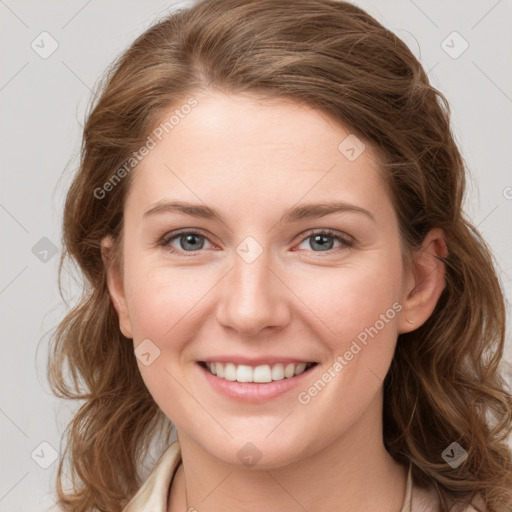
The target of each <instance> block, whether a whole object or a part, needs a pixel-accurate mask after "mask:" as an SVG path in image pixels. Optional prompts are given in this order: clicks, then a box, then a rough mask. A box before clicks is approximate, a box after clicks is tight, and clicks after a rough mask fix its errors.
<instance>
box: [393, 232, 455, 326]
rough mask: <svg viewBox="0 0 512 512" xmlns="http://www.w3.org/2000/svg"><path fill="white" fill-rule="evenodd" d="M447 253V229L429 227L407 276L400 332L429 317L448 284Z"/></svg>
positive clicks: (423, 321) (414, 255)
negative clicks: (443, 259)
mask: <svg viewBox="0 0 512 512" xmlns="http://www.w3.org/2000/svg"><path fill="white" fill-rule="evenodd" d="M447 256H448V249H447V247H446V240H445V235H444V231H443V230H442V229H440V228H435V229H432V230H431V231H429V233H428V234H427V236H426V237H425V239H424V240H423V243H422V244H421V248H420V249H419V250H417V251H415V253H414V254H413V268H412V269H411V270H410V271H409V273H408V276H407V278H406V281H405V282H406V288H405V290H404V294H405V297H404V298H403V301H402V306H403V309H402V311H401V315H400V319H399V321H398V333H399V334H402V333H406V332H410V331H413V330H414V329H417V328H418V327H420V325H422V324H423V323H425V322H426V321H427V319H428V318H429V317H430V315H431V314H432V312H433V311H434V308H435V307H436V304H437V301H438V300H439V297H440V296H441V293H442V291H443V289H444V287H445V284H446V282H445V271H446V269H445V264H444V262H443V261H442V260H441V259H440V258H446V257H447Z"/></svg>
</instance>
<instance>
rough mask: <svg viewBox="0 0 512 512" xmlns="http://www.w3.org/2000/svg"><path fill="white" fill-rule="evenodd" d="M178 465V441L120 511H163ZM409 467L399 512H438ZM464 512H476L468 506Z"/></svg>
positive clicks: (433, 497)
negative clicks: (417, 483) (413, 477)
mask: <svg viewBox="0 0 512 512" xmlns="http://www.w3.org/2000/svg"><path fill="white" fill-rule="evenodd" d="M180 462H181V451H180V445H179V442H178V441H175V442H174V443H172V444H170V445H169V447H168V448H167V449H166V450H165V452H164V453H163V454H162V456H161V457H160V458H159V459H158V461H157V462H156V464H155V466H154V467H153V469H152V470H151V472H150V473H149V475H148V477H147V479H146V481H145V482H144V483H143V484H142V486H141V488H140V489H139V490H138V491H137V493H136V494H135V496H134V497H133V498H132V499H131V501H130V502H129V503H128V504H127V505H126V507H125V508H124V509H123V512H167V506H168V502H167V499H168V493H169V489H170V487H171V482H172V479H173V477H174V474H175V472H176V470H177V469H178V466H179V465H180ZM411 469H412V466H411V465H409V471H408V475H407V485H406V491H405V501H404V504H403V506H402V508H401V510H400V512H438V498H437V495H435V494H434V492H433V491H430V492H429V491H425V490H423V489H421V488H419V487H416V486H415V485H414V484H413V482H412V473H411ZM465 512H476V511H475V509H474V508H473V507H469V508H467V509H466V510H465Z"/></svg>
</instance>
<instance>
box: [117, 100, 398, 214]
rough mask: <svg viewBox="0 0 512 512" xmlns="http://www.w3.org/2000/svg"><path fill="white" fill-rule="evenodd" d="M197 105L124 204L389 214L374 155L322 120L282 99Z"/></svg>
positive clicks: (159, 145) (148, 162)
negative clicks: (302, 207) (313, 206)
mask: <svg viewBox="0 0 512 512" xmlns="http://www.w3.org/2000/svg"><path fill="white" fill-rule="evenodd" d="M195 99H196V101H197V104H196V106H195V107H194V108H193V109H187V112H188V113H187V114H182V115H181V116H180V117H179V122H178V123H176V124H174V125H173V126H172V129H168V133H165V134H164V135H163V137H162V138H161V140H156V139H155V142H156V144H155V147H154V148H153V149H151V151H150V152H149V154H148V155H147V156H145V157H144V158H143V160H142V161H141V162H140V163H139V165H138V166H137V167H136V169H135V171H134V176H133V178H134V180H133V183H132V185H131V190H130V193H129V197H128V200H127V205H132V206H134V207H137V206H138V207H140V208H142V207H144V205H149V204H150V203H154V202H156V201H159V200H162V199H165V198H168V197H172V198H178V197H179V198H182V199H187V200H191V201H195V202H197V201H198V200H201V201H203V202H205V203H207V204H210V205H214V204H222V203H225V202H226V201H227V200H229V201H230V205H233V207H235V205H238V206H240V208H239V213H240V211H241V210H242V209H245V210H246V209H248V208H252V207H256V206H259V207H260V208H261V207H262V206H266V207H267V208H269V207H270V206H271V205H279V204H285V205H287V206H289V205H290V204H292V203H297V202H299V201H300V200H301V198H303V199H304V201H307V202H310V201H314V200H318V199H322V200H326V199H327V200H340V199H342V200H345V201H353V202H359V203H360V202H361V201H363V202H364V203H366V205H370V204H371V203H372V202H373V203H374V205H373V206H374V210H375V207H376V208H377V209H378V208H379V207H383V206H388V207H389V200H388V198H387V193H386V187H385V183H384V180H383V179H382V176H381V171H380V170H379V166H378V162H377V159H376V157H375V154H374V153H373V151H372V148H371V147H369V146H368V145H366V146H365V145H364V144H363V143H362V141H360V140H359V139H358V138H357V137H356V136H355V134H353V133H351V131H350V128H348V127H346V126H344V125H342V124H340V123H337V122H335V121H334V120H333V119H331V118H330V117H329V116H327V115H326V114H325V113H323V112H321V111H319V110H316V109H314V108H312V107H310V106H308V105H305V104H303V103H298V102H295V101H292V100H290V99H285V98H279V99H276V98H273V99H270V100H269V99H262V98H261V97H258V96H255V95H226V94H222V93H218V92H208V93H203V94H201V95H197V96H195ZM176 109H178V110H179V105H177V106H173V107H172V108H171V109H169V110H168V111H167V112H166V113H165V115H164V116H162V123H165V121H166V120H168V119H169V118H170V117H171V115H172V114H173V112H175V111H176ZM175 118H176V119H177V117H176V116H175ZM161 126H163V124H162V125H161ZM386 202H387V203H388V204H387V205H385V204H384V203H386ZM380 203H382V204H380Z"/></svg>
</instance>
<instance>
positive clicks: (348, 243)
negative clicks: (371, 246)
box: [158, 229, 355, 257]
mask: <svg viewBox="0 0 512 512" xmlns="http://www.w3.org/2000/svg"><path fill="white" fill-rule="evenodd" d="M183 235H199V236H200V237H203V238H205V239H206V240H208V237H206V236H205V235H203V234H202V233H201V232H200V231H187V230H183V231H173V232H171V233H167V234H165V235H164V236H163V237H162V238H161V239H160V241H159V242H158V245H159V246H161V247H163V248H165V249H167V250H168V251H169V252H171V253H173V254H178V255H184V256H186V257H189V256H194V255H195V254H196V253H201V252H202V251H201V250H198V251H182V250H180V249H176V248H175V247H171V246H170V245H169V244H170V242H172V241H173V240H175V239H177V238H178V237H180V236H183ZM316 235H324V236H327V237H330V238H334V239H335V240H337V241H339V242H341V243H342V244H343V246H342V247H337V248H335V249H328V250H326V251H312V252H314V253H318V254H321V253H327V254H333V253H336V252H339V251H343V250H346V249H348V248H350V247H352V246H353V245H354V243H355V242H354V240H352V239H350V238H348V237H346V238H345V237H342V236H340V235H339V234H338V233H337V232H336V231H333V230H331V229H320V230H314V231H310V232H308V233H307V235H306V236H304V238H302V240H301V241H300V243H299V245H300V244H302V242H304V241H305V240H307V239H308V238H312V237H313V236H316ZM208 241H209V240H208ZM210 243H212V242H210Z"/></svg>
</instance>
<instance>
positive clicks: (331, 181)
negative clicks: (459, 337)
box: [102, 90, 446, 512]
mask: <svg viewBox="0 0 512 512" xmlns="http://www.w3.org/2000/svg"><path fill="white" fill-rule="evenodd" d="M195 97H196V98H197V100H198V106H197V107H195V108H194V109H193V110H192V111H191V113H190V114H188V115H187V116H186V118H184V119H183V120H181V122H180V123H179V124H178V125H177V126H176V127H175V128H174V129H173V130H172V132H170V133H169V135H167V136H166V137H165V138H164V139H163V140H162V141H161V142H159V143H158V145H157V147H156V148H154V149H152V150H151V152H150V153H149V155H148V156H146V157H145V159H144V160H143V161H142V162H141V164H140V165H139V166H138V167H137V169H136V170H135V171H133V172H134V173H135V175H134V181H133V183H132V186H131V188H130V191H129V194H128V196H127V200H126V203H125V210H124V232H123V239H122V244H121V250H122V261H123V264H122V267H120V266H118V265H117V264H116V263H115V259H114V258H113V253H112V246H111V240H110V239H109V238H106V239H105V240H104V241H103V244H102V245H103V247H102V253H103V258H104V262H105V266H106V269H107V276H108V284H109V290H110V294H111V297H112V301H113V303H114V305H115V307H116V310H117V312H118V315H119V323H120V329H121V331H122V332H123V334H124V335H125V336H127V337H128V338H133V343H134V347H137V346H138V345H139V344H140V343H141V342H142V341H143V340H145V339H149V340H151V342H152V343H154V345H156V346H157V347H158V348H159V350H160V355H159V357H157V358H156V359H155V360H154V361H153V362H152V363H151V364H150V365H149V366H145V365H144V364H142V363H141V362H140V361H139V360H137V362H138V365H139V369H140V372H141V375H142V378H143V379H144V382H145V384H146V385H147V387H148V389H149V391H150V392H151V394H152V396H153V397H154V399H155V401H156V402H157V403H158V405H159V407H160V408H161V409H162V411H163V412H164V413H165V414H166V415H167V416H168V417H169V418H170V419H171V421H172V422H173V423H174V424H175V425H176V428H177V432H178V439H179V441H180V444H181V450H182V457H183V464H182V465H181V466H180V467H179V469H178V471H177V473H176V476H175V479H174V481H173V484H172V486H171V489H170V493H169V502H168V511H169V512H174V511H178V510H179V511H185V510H187V509H188V508H189V507H194V508H195V509H197V510H198V511H200V512H202V511H208V512H217V511H226V510H242V509H243V510H244V511H248V512H249V511H253V510H254V511H261V510H266V511H269V512H273V511H280V512H282V511H283V510H303V509H306V510H308V511H309V512H315V511H323V510H338V509H339V505H340V503H342V504H343V510H347V511H351V512H362V511H364V512H377V511H378V512H386V511H389V512H395V511H398V510H400V508H401V507H402V504H403V501H404V496H405V485H406V477H407V473H406V468H405V467H403V466H402V465H400V464H398V463H397V462H395V461H394V460H393V459H392V457H391V456H390V455H389V454H388V453H387V451H386V450H385V448H384V445H383V439H382V402H383V392H382V385H383V379H384V377H385V375H386V373H387V371H388V368H389V366H390V364H391V360H392V357H393V352H394V349H395V345H396V340H397V335H398V334H399V333H404V332H408V331H411V330H413V329H416V328H417V327H418V326H420V325H421V324H422V323H424V322H425V321H426V320H427V318H428V317H429V316H430V314H431V313H432V311H433V309H434V307H435V304H436V302H437V300H438V298H439V296H440V294H441V292H442V290H443V287H444V272H445V269H444V265H443V264H442V262H441V261H439V260H437V258H436V257H438V256H446V245H445V242H444V234H443V232H442V231H441V230H439V229H434V230H432V231H431V232H430V233H429V234H428V235H427V236H426V238H425V240H424V243H423V246H422V250H421V251H419V252H417V253H415V254H414V266H413V267H412V268H410V269H409V270H408V269H406V268H405V267H404V266H403V262H402V256H401V253H400V246H399V231H398V222H397V217H396V214H395V211H394V209H393V206H392V203H391V200H390V198H389V196H388V193H387V191H386V187H385V185H384V182H383V180H382V177H381V176H380V174H379V172H377V170H376V169H377V167H378V164H377V161H376V159H375V155H374V154H373V153H372V151H371V148H370V147H368V145H367V146H366V150H365V151H364V152H363V153H362V154H361V155H360V156H359V157H358V158H357V159H356V160H354V161H349V160H348V159H347V158H345V156H344V155H343V154H341V153H340V151H339V150H338V145H339V144H340V142H342V141H343V140H344V139H345V137H347V136H348V135H349V134H350V130H349V129H348V128H346V127H343V126H341V125H340V124H339V123H335V122H334V121H333V120H331V119H330V118H328V117H327V116H326V115H325V114H323V113H320V112H319V111H317V110H314V109H312V108H310V107H308V106H305V105H302V104H299V103H296V102H292V101H290V100H285V99H274V100H272V101H268V100H265V101H263V100H262V99H259V98H258V97H256V96H254V95H243V96H242V95H236V96H235V95H229V96H228V95H224V94H221V93H218V92H214V91H211V90H207V91H206V92H204V93H203V94H201V95H197V96H195ZM171 110H174V108H173V109H170V111H171ZM163 117H164V118H165V117H169V116H168V115H167V116H163ZM170 200H180V201H189V202H194V203H200V204H206V205H208V206H210V207H211V208H214V209H216V210H218V211H219V212H220V213H221V214H222V215H223V217H224V219H225V223H222V222H218V221H216V220H212V219H200V218H194V217H191V216H187V215H183V214H179V213H170V212H165V213H160V214H155V215H148V216H146V218H144V217H143V216H144V213H145V212H146V211H147V210H149V209H150V208H151V207H152V206H154V205H155V203H158V202H160V201H170ZM327 201H344V202H347V203H350V204H353V205H356V206H358V207H361V208H364V209H366V210H368V211H369V212H370V213H371V215H372V216H373V217H374V220H372V219H371V218H370V217H369V216H367V215H364V214H361V213H356V212H349V211H346V212H341V213H335V214H330V215H328V216H324V217H320V218H313V219H303V220H299V221H295V222H278V220H279V219H280V217H281V215H282V214H283V213H284V211H285V210H287V209H288V208H291V207H293V206H296V205H297V204H303V203H310V202H327ZM182 228H190V229H191V230H195V231H197V230H200V233H199V234H200V235H204V237H205V238H202V237H199V238H198V239H197V241H196V246H199V248H197V249H190V248H189V246H187V244H186V239H185V240H183V239H182V243H181V244H180V237H179V236H178V237H176V238H174V240H173V241H171V242H170V247H171V248H172V247H173V248H174V249H175V250H176V251H178V252H179V250H180V249H181V251H183V252H184V253H185V254H178V252H177V253H174V254H173V253H171V252H170V247H169V246H167V247H163V246H159V245H158V241H159V240H160V239H161V238H162V237H164V235H166V234H168V233H170V232H172V231H174V230H178V229H182ZM325 228H330V229H332V230H335V231H336V232H337V234H339V235H340V236H345V237H346V236H347V235H349V236H350V237H352V239H353V240H355V242H354V244H353V245H352V246H345V245H344V244H343V243H342V242H339V241H337V240H336V239H334V238H328V239H327V242H328V243H331V244H332V245H330V246H329V248H330V247H332V248H331V249H330V250H328V251H322V250H321V249H319V248H318V245H315V243H314V239H313V238H311V233H310V231H311V230H313V229H314V230H316V231H321V230H322V229H325ZM248 236H251V237H253V238H254V239H255V240H257V242H258V243H259V244H260V246H261V248H262V249H263V252H262V254H261V255H260V256H259V257H258V258H257V259H256V260H255V261H253V262H252V263H250V264H249V263H247V262H246V261H245V260H244V259H243V258H242V257H240V256H239V254H238V253H237V252H236V249H237V247H238V246H239V244H240V243H241V242H242V241H243V240H244V239H245V238H246V237H248ZM201 243H203V245H202V248H201ZM340 247H341V249H340ZM187 248H189V249H188V252H186V251H187ZM434 269H436V270H437V271H433V270H434ZM395 302H398V303H399V304H400V305H401V306H402V309H401V311H400V312H398V313H397V314H396V315H395V316H394V318H393V319H390V320H389V321H388V322H387V323H385V325H384V327H383V328H382V329H381V330H380V331H379V332H378V334H377V335H376V336H375V337H374V338H373V339H371V338H370V339H369V341H368V344H367V345H366V346H364V348H363V349H362V350H361V351H360V352H359V353H358V354H357V355H356V356H354V358H353V359H352V360H351V361H349V362H348V364H347V365H346V366H345V367H344V368H343V370H342V371H341V372H339V373H338V374H337V375H336V377H335V378H333V379H332V380H331V382H329V383H328V384H327V385H326V386H325V388H324V389H322V390H321V392H319V393H318V394H317V395H316V396H315V397H313V398H312V399H311V401H310V402H309V403H308V404H307V405H303V404H301V403H299V401H298V399H297V395H298V393H299V392H302V391H307V389H308V387H310V386H311V385H312V384H313V383H314V382H315V381H316V380H317V379H319V378H321V376H322V374H323V373H324V372H326V371H327V369H328V368H329V367H331V366H332V364H333V362H334V361H335V360H336V358H337V356H339V355H343V354H344V353H345V352H346V351H347V350H348V349H349V347H350V345H351V343H352V341H353V340H354V339H355V338H356V337H357V335H358V334H359V333H361V331H363V330H364V329H365V328H367V327H370V326H374V325H375V323H376V321H377V320H378V319H379V318H380V315H382V314H384V313H385V312H386V311H387V310H388V309H389V308H391V307H392V304H393V303H395ZM219 354H237V355H246V356H249V357H260V356H265V355H267V356H268V355H269V354H270V355H276V354H279V355H283V354H289V355H292V356H294V357H297V358H300V359H304V360H309V361H317V362H318V363H319V364H318V366H317V367H316V368H314V369H313V370H312V371H311V372H310V374H309V375H308V376H307V378H306V380H305V381H304V382H305V384H304V385H301V386H299V387H298V388H296V389H293V390H291V391H289V392H287V393H285V394H283V395H281V396H279V397H276V398H272V399H270V400H267V401H265V402H262V403H258V404H253V403H252V404H249V403H241V402H239V401H236V400H233V399H232V398H228V397H225V396H223V395H221V394H219V393H218V392H217V391H216V390H214V389H213V388H212V387H211V385H210V384H209V383H208V382H207V381H206V379H205V378H204V376H203V374H202V373H201V370H200V369H199V367H198V365H197V361H198V360H203V359H205V358H206V357H214V356H216V355H219ZM249 441H250V442H251V443H253V444H254V445H255V446H256V447H257V449H258V450H259V452H260V453H261V458H260V459H259V460H258V461H257V463H256V464H255V465H254V466H252V467H247V466H245V465H244V464H243V463H242V462H241V460H240V459H239V458H238V457H237V453H238V451H239V450H240V449H241V448H242V447H243V446H244V445H245V444H246V443H247V442H249Z"/></svg>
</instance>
